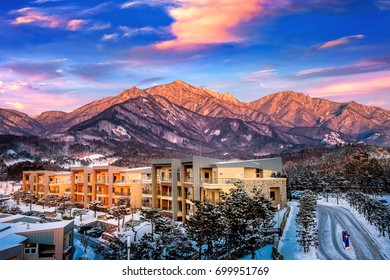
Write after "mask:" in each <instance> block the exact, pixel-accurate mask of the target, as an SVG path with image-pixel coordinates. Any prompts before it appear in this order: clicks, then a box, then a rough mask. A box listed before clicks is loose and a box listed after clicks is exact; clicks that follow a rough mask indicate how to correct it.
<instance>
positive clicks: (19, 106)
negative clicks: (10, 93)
mask: <svg viewBox="0 0 390 280" xmlns="http://www.w3.org/2000/svg"><path fill="white" fill-rule="evenodd" d="M5 104H7V105H11V106H12V107H15V109H18V110H23V109H24V108H26V105H24V104H22V103H19V102H5Z"/></svg>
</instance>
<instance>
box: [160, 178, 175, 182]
mask: <svg viewBox="0 0 390 280" xmlns="http://www.w3.org/2000/svg"><path fill="white" fill-rule="evenodd" d="M160 181H161V182H172V177H160Z"/></svg>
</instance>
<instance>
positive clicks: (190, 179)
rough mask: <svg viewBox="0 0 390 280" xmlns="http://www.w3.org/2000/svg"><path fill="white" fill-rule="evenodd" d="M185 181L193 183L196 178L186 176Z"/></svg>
mask: <svg viewBox="0 0 390 280" xmlns="http://www.w3.org/2000/svg"><path fill="white" fill-rule="evenodd" d="M184 182H185V183H193V182H194V178H193V177H186V178H184Z"/></svg>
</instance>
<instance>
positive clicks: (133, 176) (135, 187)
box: [112, 167, 151, 209]
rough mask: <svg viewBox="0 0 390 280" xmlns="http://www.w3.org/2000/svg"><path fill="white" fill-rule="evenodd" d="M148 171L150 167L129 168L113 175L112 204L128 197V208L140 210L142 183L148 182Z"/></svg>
mask: <svg viewBox="0 0 390 280" xmlns="http://www.w3.org/2000/svg"><path fill="white" fill-rule="evenodd" d="M150 170H151V168H150V167H141V168H131V169H123V170H120V171H119V173H117V174H114V176H115V180H114V182H113V196H112V204H113V205H115V204H117V203H118V201H119V199H120V198H121V197H129V198H130V202H129V204H130V205H129V208H132V209H140V208H141V207H142V189H143V182H145V184H147V182H148V181H149V182H150Z"/></svg>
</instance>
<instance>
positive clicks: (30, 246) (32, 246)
mask: <svg viewBox="0 0 390 280" xmlns="http://www.w3.org/2000/svg"><path fill="white" fill-rule="evenodd" d="M37 247H38V245H37V244H36V243H26V244H25V245H24V253H25V254H36V253H37Z"/></svg>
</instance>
